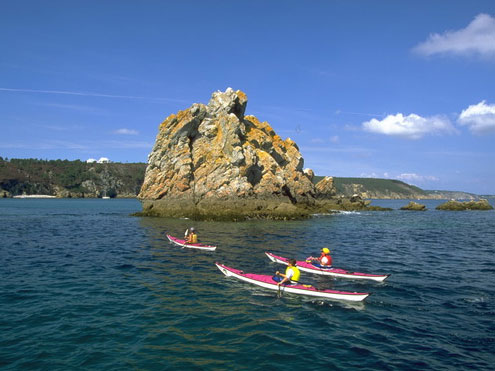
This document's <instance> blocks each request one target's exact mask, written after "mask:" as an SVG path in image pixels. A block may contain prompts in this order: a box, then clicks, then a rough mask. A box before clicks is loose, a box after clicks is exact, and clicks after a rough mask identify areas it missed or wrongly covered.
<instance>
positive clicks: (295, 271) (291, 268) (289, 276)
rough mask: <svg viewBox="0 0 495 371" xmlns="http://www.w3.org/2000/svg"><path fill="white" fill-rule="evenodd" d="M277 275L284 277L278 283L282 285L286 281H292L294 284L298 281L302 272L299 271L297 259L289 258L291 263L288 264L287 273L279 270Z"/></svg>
mask: <svg viewBox="0 0 495 371" xmlns="http://www.w3.org/2000/svg"><path fill="white" fill-rule="evenodd" d="M275 275H276V276H280V277H283V279H282V280H280V282H278V283H277V285H278V286H280V285H282V284H284V283H286V282H287V283H292V284H295V283H298V282H299V277H300V276H301V272H299V268H297V267H296V259H289V265H288V266H287V269H286V270H285V274H283V273H280V272H279V271H277V272H276V273H275Z"/></svg>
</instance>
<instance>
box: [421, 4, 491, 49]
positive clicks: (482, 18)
mask: <svg viewBox="0 0 495 371" xmlns="http://www.w3.org/2000/svg"><path fill="white" fill-rule="evenodd" d="M413 51H415V52H417V53H419V54H422V55H426V56H430V55H434V54H455V55H480V56H485V57H495V18H494V17H491V16H490V15H488V14H483V13H482V14H478V15H477V16H476V17H475V18H474V20H473V21H472V22H471V23H470V24H469V25H468V26H467V27H466V28H463V29H461V30H458V31H446V32H444V33H443V34H437V33H434V34H431V35H430V36H429V37H428V39H427V40H426V41H424V42H422V43H420V44H418V45H417V46H416V47H414V49H413Z"/></svg>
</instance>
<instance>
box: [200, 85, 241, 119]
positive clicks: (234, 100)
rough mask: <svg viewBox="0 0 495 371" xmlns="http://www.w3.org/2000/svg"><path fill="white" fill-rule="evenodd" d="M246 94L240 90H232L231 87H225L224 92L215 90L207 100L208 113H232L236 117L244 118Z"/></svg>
mask: <svg viewBox="0 0 495 371" xmlns="http://www.w3.org/2000/svg"><path fill="white" fill-rule="evenodd" d="M246 105H247V96H246V94H244V93H243V92H242V91H240V90H237V91H234V90H233V89H232V88H227V90H225V92H221V91H216V92H214V93H213V94H212V95H211V99H210V101H209V102H208V111H209V113H210V114H213V115H215V114H220V113H226V114H230V113H233V114H234V115H236V116H237V118H238V119H240V120H242V119H243V118H244V112H245V111H246Z"/></svg>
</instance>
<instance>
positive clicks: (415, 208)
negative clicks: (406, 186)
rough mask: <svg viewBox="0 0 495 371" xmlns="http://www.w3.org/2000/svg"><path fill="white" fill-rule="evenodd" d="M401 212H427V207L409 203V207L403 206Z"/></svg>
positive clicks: (412, 202)
mask: <svg viewBox="0 0 495 371" xmlns="http://www.w3.org/2000/svg"><path fill="white" fill-rule="evenodd" d="M400 209H401V210H410V211H426V206H425V205H423V204H420V203H417V202H414V201H411V202H409V203H408V204H407V205H405V206H402V207H401V208H400Z"/></svg>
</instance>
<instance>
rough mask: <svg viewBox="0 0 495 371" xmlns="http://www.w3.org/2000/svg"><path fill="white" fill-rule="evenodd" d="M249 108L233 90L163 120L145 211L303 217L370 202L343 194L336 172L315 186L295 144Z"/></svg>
mask: <svg viewBox="0 0 495 371" xmlns="http://www.w3.org/2000/svg"><path fill="white" fill-rule="evenodd" d="M246 106H247V97H246V95H245V94H244V93H243V92H242V91H239V90H237V91H234V90H232V89H230V88H229V89H227V90H226V91H225V92H215V93H213V95H212V97H211V100H210V101H209V103H208V104H207V105H204V104H199V103H195V104H193V105H192V106H191V107H190V108H188V109H185V110H183V111H180V112H178V113H177V114H172V115H170V116H169V117H167V118H166V119H165V121H163V123H161V124H160V126H159V131H158V135H157V137H156V142H155V145H154V147H153V149H152V151H151V153H150V155H149V156H148V167H147V169H146V173H145V178H144V182H143V185H142V187H141V191H140V193H139V195H138V198H139V199H140V200H141V201H142V205H143V211H142V212H141V213H138V215H149V216H171V217H188V218H193V219H214V220H245V219H251V218H270V219H299V218H305V217H308V216H310V215H311V214H314V213H326V212H330V211H331V210H356V209H359V210H361V209H363V208H367V207H368V205H369V202H368V201H363V200H362V199H361V198H359V199H355V200H349V199H348V198H344V197H339V198H336V197H335V194H336V191H335V187H334V186H333V179H332V178H331V177H325V178H324V179H323V180H322V181H321V182H319V183H318V184H317V185H316V186H315V185H314V184H313V182H312V181H313V178H314V177H315V175H314V172H313V171H312V170H311V169H304V170H303V166H304V160H303V158H302V155H301V153H300V152H299V149H298V147H297V145H296V143H295V142H294V141H292V140H291V139H290V138H287V139H285V140H283V139H282V138H281V137H280V136H278V135H277V134H276V133H275V131H274V130H273V129H272V128H271V126H270V125H269V124H268V123H267V122H262V121H261V120H259V119H258V118H256V117H255V116H251V115H245V110H246Z"/></svg>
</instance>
